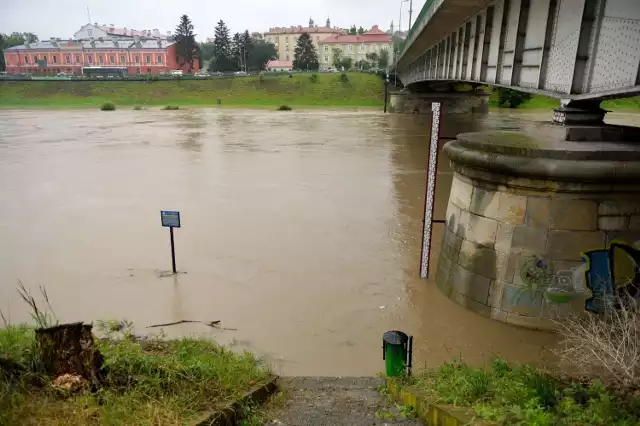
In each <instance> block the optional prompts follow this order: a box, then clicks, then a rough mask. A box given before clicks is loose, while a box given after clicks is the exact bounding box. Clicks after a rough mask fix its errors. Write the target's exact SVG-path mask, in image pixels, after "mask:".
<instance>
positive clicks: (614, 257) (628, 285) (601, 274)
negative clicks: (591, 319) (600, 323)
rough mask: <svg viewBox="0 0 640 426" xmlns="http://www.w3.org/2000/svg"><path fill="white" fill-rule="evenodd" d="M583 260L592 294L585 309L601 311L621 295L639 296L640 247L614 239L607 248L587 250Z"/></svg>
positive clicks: (586, 281)
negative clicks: (639, 248)
mask: <svg viewBox="0 0 640 426" xmlns="http://www.w3.org/2000/svg"><path fill="white" fill-rule="evenodd" d="M582 257H583V260H584V262H585V263H586V268H585V269H584V279H585V286H586V287H587V288H588V289H589V290H590V292H591V297H589V298H587V300H586V301H585V309H586V310H587V311H590V312H596V313H601V312H603V311H605V309H606V308H607V307H608V304H609V303H615V301H616V299H617V298H619V297H621V296H631V297H634V298H637V297H639V296H640V250H638V249H636V248H635V247H632V246H630V245H628V244H625V243H622V242H612V243H611V244H610V245H609V248H608V249H604V250H591V251H588V252H585V253H584V254H583V255H582Z"/></svg>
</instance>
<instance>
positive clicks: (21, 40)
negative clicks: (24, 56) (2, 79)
mask: <svg viewBox="0 0 640 426" xmlns="http://www.w3.org/2000/svg"><path fill="white" fill-rule="evenodd" d="M37 41H38V36H37V35H35V34H34V33H18V32H13V33H11V34H9V35H7V34H2V33H0V71H4V70H5V69H6V64H5V63H4V49H8V48H10V47H15V46H20V45H22V44H25V43H35V42H37Z"/></svg>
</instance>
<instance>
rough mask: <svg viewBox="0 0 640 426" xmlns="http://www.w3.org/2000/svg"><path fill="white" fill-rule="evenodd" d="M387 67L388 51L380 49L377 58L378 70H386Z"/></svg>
mask: <svg viewBox="0 0 640 426" xmlns="http://www.w3.org/2000/svg"><path fill="white" fill-rule="evenodd" d="M388 67H389V50H388V49H382V50H381V51H380V55H379V56H378V68H380V69H387V68H388Z"/></svg>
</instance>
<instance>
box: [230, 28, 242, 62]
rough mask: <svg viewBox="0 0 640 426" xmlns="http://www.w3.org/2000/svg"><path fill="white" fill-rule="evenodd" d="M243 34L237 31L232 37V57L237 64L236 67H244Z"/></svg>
mask: <svg viewBox="0 0 640 426" xmlns="http://www.w3.org/2000/svg"><path fill="white" fill-rule="evenodd" d="M242 47H243V46H242V36H241V35H240V33H235V34H234V35H233V38H232V39H231V57H232V58H233V63H234V65H236V69H242V59H243V56H244V55H243V53H242Z"/></svg>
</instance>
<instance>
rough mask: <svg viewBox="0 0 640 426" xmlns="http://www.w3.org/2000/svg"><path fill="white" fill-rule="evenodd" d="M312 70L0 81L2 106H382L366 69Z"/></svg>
mask: <svg viewBox="0 0 640 426" xmlns="http://www.w3.org/2000/svg"><path fill="white" fill-rule="evenodd" d="M312 80H313V79H312V78H311V75H310V74H295V75H294V76H293V78H289V77H288V76H286V75H280V76H265V77H264V79H263V81H260V78H259V77H258V76H255V77H253V76H251V77H242V78H213V79H211V80H182V81H151V82H127V81H109V82H99V81H79V82H69V81H46V82H44V81H30V82H19V81H18V82H16V81H5V82H0V108H47V107H50V108H75V107H99V106H100V105H102V104H103V103H106V102H113V103H114V104H115V105H116V106H118V107H120V106H134V105H137V106H164V105H168V104H169V105H179V106H180V107H183V106H187V107H188V106H212V105H216V102H217V100H218V99H220V100H221V101H222V106H244V107H274V106H280V105H283V104H285V105H290V106H298V107H377V108H382V105H383V102H384V99H383V92H384V86H383V82H382V80H381V79H380V78H379V77H377V76H375V75H370V74H361V73H350V74H348V81H347V82H342V81H341V80H340V74H322V73H318V74H317V81H315V82H314V81H312Z"/></svg>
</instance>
